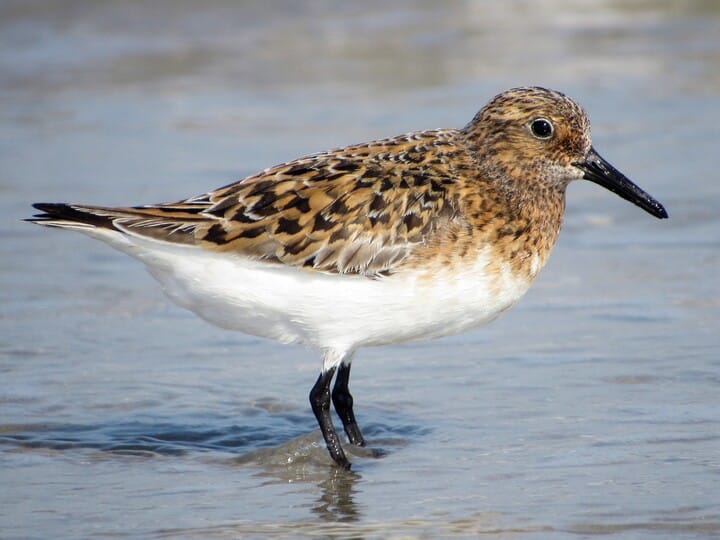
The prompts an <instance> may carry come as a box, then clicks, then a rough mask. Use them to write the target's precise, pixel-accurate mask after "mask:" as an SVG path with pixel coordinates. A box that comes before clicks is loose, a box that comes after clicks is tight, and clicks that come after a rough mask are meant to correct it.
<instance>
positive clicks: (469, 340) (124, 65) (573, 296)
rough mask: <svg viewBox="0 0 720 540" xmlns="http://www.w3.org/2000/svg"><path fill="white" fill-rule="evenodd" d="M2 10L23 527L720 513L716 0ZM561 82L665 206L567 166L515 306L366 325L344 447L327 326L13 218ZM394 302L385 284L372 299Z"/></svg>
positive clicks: (0, 457)
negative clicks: (38, 207)
mask: <svg viewBox="0 0 720 540" xmlns="http://www.w3.org/2000/svg"><path fill="white" fill-rule="evenodd" d="M578 4H581V6H578V5H577V4H576V3H571V2H564V1H561V0H556V1H548V2H533V3H521V2H507V3H493V4H492V5H491V6H488V5H485V4H483V3H479V2H478V3H477V4H473V3H470V2H467V3H452V4H450V3H441V2H396V3H387V2H382V3H380V2H377V3H374V2H373V3H369V4H368V3H362V4H360V3H358V4H356V5H355V7H352V6H353V5H351V4H350V3H347V4H345V7H341V6H334V5H333V7H332V9H331V8H329V7H328V6H329V4H328V5H326V4H321V3H307V4H306V5H302V4H296V3H291V2H288V3H287V4H286V5H285V4H283V3H273V4H272V6H273V7H272V8H270V7H269V3H265V2H251V3H238V4H237V5H235V4H233V3H221V2H219V3H212V4H206V3H202V2H193V1H187V2H182V3H179V2H153V3H147V4H146V5H143V4H140V3H131V4H126V3H124V2H104V3H100V2H98V3H93V2H47V5H45V4H44V3H43V2H33V3H27V2H5V3H3V4H2V5H0V45H2V46H1V47H0V85H1V86H0V93H1V94H2V98H1V101H0V194H1V196H0V209H1V210H2V215H3V218H2V219H0V234H2V242H1V243H0V261H1V262H0V287H1V288H0V295H1V296H0V318H1V320H2V328H1V330H0V332H1V334H0V381H1V382H2V384H0V537H2V538H49V537H72V538H77V537H88V536H105V537H107V536H114V537H137V538H147V537H160V538H163V537H171V538H174V537H188V538H190V537H193V538H197V537H257V536H312V537H354V538H385V537H410V538H412V537H422V538H435V537H449V536H459V537H475V536H478V535H480V534H489V535H492V534H497V535H500V536H503V537H518V538H522V537H532V538H582V537H586V536H589V535H593V534H612V535H615V536H618V537H623V538H648V537H653V538H668V539H675V538H692V537H696V538H710V537H719V536H720V488H719V487H718V486H720V362H719V360H718V358H720V337H719V336H720V325H719V324H718V320H719V319H720V294H719V293H718V283H719V281H718V276H719V275H720V218H719V217H718V216H719V215H720V213H719V212H718V208H720V182H718V172H717V171H718V165H717V157H718V144H719V140H718V136H717V133H718V127H717V126H718V125H720V76H718V73H720V9H718V6H717V4H716V3H714V2H700V1H696V2H684V3H682V6H681V7H680V6H679V5H678V4H680V3H676V2H670V1H668V2H649V1H647V2H640V3H636V4H635V5H634V7H633V8H626V7H623V5H624V3H623V2H611V1H607V2H602V1H597V2H583V3H578ZM519 84H542V85H546V86H551V87H555V88H558V89H561V90H564V91H566V92H567V93H569V94H570V95H572V96H574V97H576V98H577V99H578V100H580V101H581V102H582V103H583V104H584V106H585V107H586V108H587V110H588V112H589V114H590V116H591V118H592V120H593V126H594V134H595V145H596V147H597V148H598V150H599V151H600V152H601V153H602V154H603V155H604V156H605V157H607V158H608V159H609V160H610V161H611V162H613V163H614V164H615V165H616V166H618V168H620V169H621V170H623V171H624V172H625V173H627V174H628V175H629V176H630V177H631V178H633V179H634V180H636V181H637V182H638V183H639V184H641V185H642V186H643V187H644V188H646V189H647V190H648V191H649V192H650V193H652V194H653V195H654V196H656V197H657V198H658V199H659V200H661V201H662V202H663V203H665V204H666V206H667V208H668V210H669V212H670V216H671V219H670V220H668V221H664V222H661V221H658V220H655V219H653V218H651V217H650V216H648V215H647V214H645V213H643V212H642V211H640V210H638V209H637V208H635V207H632V206H631V205H629V204H627V203H625V202H624V201H621V200H619V199H617V198H616V197H614V196H612V195H610V194H609V193H607V192H604V191H602V190H601V189H600V188H598V187H597V186H594V185H573V186H571V188H570V190H569V194H568V195H569V197H568V199H569V201H568V215H567V220H566V224H565V228H564V231H563V234H562V235H561V238H560V242H559V245H558V247H557V249H556V251H555V253H554V254H553V257H552V258H551V261H550V263H549V265H548V266H547V268H546V269H545V270H544V271H543V273H542V275H541V276H540V278H539V279H538V281H537V283H536V284H535V286H534V287H533V288H532V289H531V292H530V293H529V294H528V295H527V297H526V298H525V299H523V301H521V303H520V304H519V305H518V306H516V307H515V308H513V310H511V311H510V312H509V313H508V314H506V315H504V316H503V317H502V318H501V319H500V320H498V321H497V322H496V323H494V324H493V325H491V326H488V327H486V328H483V329H479V330H477V331H474V332H471V333H468V334H466V335H462V336H457V337H452V338H447V339H443V340H438V341H433V342H430V343H420V344H411V345H404V346H391V347H384V348H379V349H366V350H362V351H361V352H360V353H359V354H358V356H357V359H356V362H355V364H354V368H353V378H352V390H353V393H354V395H355V400H356V412H357V415H358V420H359V422H360V424H361V426H362V427H363V428H364V432H365V435H366V438H367V439H368V441H369V443H370V445H371V447H372V448H373V449H379V450H382V453H383V454H384V456H383V457H380V458H378V457H374V456H373V452H372V450H364V449H361V450H353V449H349V451H350V456H351V460H352V461H353V463H354V466H353V472H351V473H345V472H340V471H337V470H336V469H335V468H333V467H332V466H331V465H330V461H329V457H328V456H327V452H326V451H325V449H324V448H323V446H322V444H321V438H320V435H319V432H317V431H316V424H315V420H314V418H313V416H312V413H311V412H310V409H309V405H308V402H307V394H308V392H309V390H310V387H311V385H312V384H313V382H314V381H315V378H316V377H317V373H318V371H319V368H320V362H319V359H318V356H317V354H316V353H314V352H311V351H306V350H304V349H301V348H296V347H287V346H281V345H278V344H275V343H271V342H267V341H263V340H260V339H257V338H254V337H249V336H243V335H240V334H232V333H229V332H225V331H222V330H218V329H215V328H212V327H210V326H208V325H207V324H205V323H204V322H202V321H200V320H198V319H196V318H195V317H193V316H192V315H191V314H189V313H186V312H184V311H182V310H180V309H178V308H176V307H174V306H171V305H170V304H169V303H168V302H167V301H166V300H165V299H164V298H163V296H162V294H161V292H160V291H159V288H158V287H157V285H156V284H155V283H154V282H153V280H152V279H151V278H150V277H149V276H148V275H146V274H145V272H144V271H143V269H142V268H141V267H140V265H138V264H137V263H136V262H134V261H132V260H130V259H129V258H127V257H125V256H124V255H121V254H119V253H116V252H114V251H112V250H111V249H109V248H108V247H107V246H104V245H101V244H99V243H96V242H94V241H92V240H90V239H88V238H85V237H83V236H81V235H76V234H71V233H67V232H58V231H51V230H46V229H40V228H38V227H32V226H30V225H28V224H25V223H22V222H21V221H20V220H21V219H22V218H23V217H27V216H28V215H30V213H31V209H30V207H29V205H30V203H32V202H35V201H42V200H47V201H78V202H80V201H83V202H95V203H101V204H103V203H105V204H131V203H144V202H158V201H164V200H173V199H178V198H181V197H185V196H189V195H194V194H197V193H201V192H203V191H205V190H207V189H210V188H213V187H217V186H220V185H222V184H224V183H227V182H229V181H231V180H234V179H238V178H240V177H242V176H244V175H246V174H249V173H252V172H255V171H256V170H259V169H261V168H263V167H266V166H268V165H272V164H275V163H278V162H280V161H284V160H286V159H289V158H292V157H295V156H298V155H302V154H303V153H306V152H311V151H316V150H322V149H325V148H328V147H332V146H338V145H343V144H349V143H353V142H359V141H363V140H368V139H371V138H377V137H382V136H388V135H394V134H397V133H401V132H404V131H409V130H411V129H422V128H433V127H440V126H448V127H449V126H462V125H463V124H464V123H466V122H467V121H468V120H469V119H470V118H471V117H472V115H473V114H474V113H475V112H476V110H477V109H478V108H479V107H480V106H481V105H482V104H483V103H484V102H485V101H486V100H487V99H488V98H490V97H491V96H492V95H494V94H495V93H497V92H499V91H501V90H503V89H505V88H508V87H510V86H515V85H519ZM378 309H382V306H378Z"/></svg>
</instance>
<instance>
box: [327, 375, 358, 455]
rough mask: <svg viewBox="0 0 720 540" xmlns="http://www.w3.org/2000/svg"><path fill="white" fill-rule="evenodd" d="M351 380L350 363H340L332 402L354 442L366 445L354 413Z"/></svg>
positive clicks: (351, 440) (349, 437)
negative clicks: (349, 384) (350, 387)
mask: <svg viewBox="0 0 720 540" xmlns="http://www.w3.org/2000/svg"><path fill="white" fill-rule="evenodd" d="M349 380H350V364H345V363H342V364H340V369H339V370H338V373H337V378H336V379H335V386H334V387H333V391H332V402H333V405H335V411H336V412H337V413H338V416H339V417H340V420H342V423H343V427H344V428H345V433H347V436H348V439H350V442H351V443H352V444H356V445H358V446H365V439H364V438H363V436H362V433H360V428H359V427H358V425H357V422H356V421H355V413H353V397H352V396H351V395H350V390H349V389H348V381H349Z"/></svg>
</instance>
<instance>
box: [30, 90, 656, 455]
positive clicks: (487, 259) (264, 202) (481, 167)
mask: <svg viewBox="0 0 720 540" xmlns="http://www.w3.org/2000/svg"><path fill="white" fill-rule="evenodd" d="M575 180H589V181H590V182H594V183H596V184H599V185H600V186H602V187H604V188H606V189H608V190H610V191H612V192H614V193H615V194H617V195H619V196H620V197H622V198H623V199H626V200H627V201H629V202H631V203H633V204H635V205H637V206H638V207H640V208H641V209H643V210H645V211H646V212H648V213H649V214H651V215H653V216H655V217H657V218H660V219H663V218H667V217H668V213H667V211H666V210H665V208H664V207H663V205H662V204H660V202H658V201H657V200H655V199H654V198H653V197H652V196H650V195H649V194H648V193H647V192H645V191H644V190H643V189H641V188H640V187H638V186H637V185H636V184H634V183H633V182H631V181H630V180H629V179H628V178H627V177H626V176H625V175H624V174H622V173H621V172H620V171H618V170H617V169H615V168H614V167H613V166H612V165H610V163H609V162H608V161H606V160H605V159H604V158H603V157H601V156H600V154H599V153H598V152H597V151H596V150H595V148H594V147H593V145H592V141H591V136H590V122H589V119H588V116H587V114H586V113H585V111H584V110H583V109H582V107H581V106H580V105H579V104H578V103H577V102H575V101H574V100H573V99H571V98H569V97H567V96H566V95H565V94H563V93H561V92H559V91H555V90H551V89H547V88H543V87H539V86H526V87H519V88H513V89H510V90H507V91H504V92H502V93H500V94H498V95H496V96H495V97H494V98H492V99H491V100H490V101H489V102H488V103H487V104H486V105H485V106H484V107H482V108H481V109H480V111H479V112H478V113H477V114H476V115H475V116H474V117H473V119H472V120H471V121H470V122H469V123H468V124H467V125H465V127H463V128H461V129H455V128H452V129H431V130H424V131H411V132H409V133H406V134H403V135H399V136H396V137H391V138H385V139H380V140H375V141H372V142H366V143H362V144H354V145H351V146H346V147H342V148H336V149H332V150H328V151H324V152H319V153H314V154H310V155H307V156H303V157H300V158H297V159H293V160H291V161H287V162H285V163H281V164H279V165H276V166H273V167H269V168H266V169H264V170H262V171H260V172H258V173H256V174H253V175H251V176H248V177H246V178H244V179H242V180H239V181H236V182H234V183H231V184H229V185H226V186H224V187H221V188H218V189H215V190H213V191H209V192H207V193H204V194H202V195H199V196H195V197H191V198H188V199H184V200H181V201H177V202H171V203H164V204H149V205H141V206H129V207H107V206H96V205H86V204H68V203H36V204H34V205H33V206H34V207H35V208H36V209H37V210H39V211H40V212H41V213H38V214H35V215H34V216H33V217H31V218H28V219H27V221H30V222H34V223H37V224H40V225H45V226H49V227H56V228H61V229H69V230H74V231H79V232H82V233H85V234H87V235H88V236H91V237H93V238H95V239H98V240H101V241H103V242H105V243H107V244H109V245H110V246H112V247H114V248H116V249H118V250H120V251H122V252H125V253H126V254H128V255H130V256H131V257H134V258H135V259H138V260H139V261H140V262H142V263H143V264H144V265H145V266H146V267H147V270H148V271H149V272H150V274H151V275H152V276H153V277H154V278H155V279H157V281H159V282H160V285H161V286H162V288H163V290H164V292H165V293H166V294H167V296H168V297H169V298H170V299H171V300H172V301H174V302H175V303H177V304H178V305H180V306H182V307H184V308H187V309H189V310H190V311H192V312H194V313H196V314H197V315H199V316H200V317H201V318H203V319H205V320H207V321H209V322H210V323H212V324H214V325H216V326H219V327H222V328H226V329H230V330H236V331H240V332H244V333H246V334H252V335H256V336H262V337H265V338H270V339H273V340H276V341H279V342H282V343H296V344H302V345H305V346H308V347H310V348H313V349H316V350H318V351H319V353H320V355H321V360H322V366H321V370H320V374H319V376H318V378H317V380H316V382H315V383H314V385H313V386H312V389H311V391H310V394H309V400H310V405H311V409H312V411H313V413H314V415H315V417H316V419H317V422H318V425H319V427H320V431H321V433H322V436H323V438H324V441H325V444H326V446H327V449H328V452H329V454H330V457H331V458H332V460H333V461H334V463H335V464H336V465H337V466H338V467H340V468H341V469H350V467H351V464H350V462H349V460H348V458H347V456H346V454H345V451H344V450H343V448H342V445H341V442H340V438H339V436H338V433H337V431H336V430H335V427H334V425H333V422H332V417H331V413H330V405H331V402H332V405H333V407H334V409H335V412H336V413H337V415H338V416H339V418H340V420H341V422H342V425H343V428H344V431H345V433H346V435H347V439H348V442H349V443H350V444H352V445H358V446H365V445H366V441H365V439H364V437H363V435H362V432H361V430H360V427H359V426H358V423H357V420H356V417H355V413H354V409H353V405H354V401H353V397H352V395H351V393H350V390H349V378H350V368H351V365H352V359H353V355H354V353H355V352H356V351H357V350H358V349H359V348H361V347H368V346H379V345H387V344H394V343H404V342H409V341H415V340H426V339H432V338H437V337H441V336H447V335H451V334H457V333H460V332H464V331H467V330H469V329H472V328H475V327H479V326H481V325H484V324H486V323H488V322H490V321H492V320H493V319H495V318H496V317H497V316H498V315H500V314H501V313H503V312H504V311H506V310H507V309H508V308H510V307H511V306H512V305H514V304H515V303H516V302H517V301H518V300H519V299H520V298H521V297H522V296H523V294H524V293H525V292H526V291H527V290H528V288H529V286H530V284H531V283H532V282H533V280H534V279H535V277H536V276H537V275H538V273H539V272H540V270H541V269H542V267H543V266H544V265H545V263H546V261H547V259H548V256H549V255H550V252H551V250H552V248H553V246H554V245H555V243H556V240H557V238H558V234H559V232H560V228H561V225H562V221H563V216H564V212H565V191H566V187H567V186H568V184H569V183H570V182H572V181H575ZM333 379H334V380H335V383H334V385H332V381H333ZM331 386H332V391H331Z"/></svg>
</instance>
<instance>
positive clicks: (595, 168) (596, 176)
mask: <svg viewBox="0 0 720 540" xmlns="http://www.w3.org/2000/svg"><path fill="white" fill-rule="evenodd" d="M575 166H576V167H577V168H578V169H581V170H583V171H585V176H583V178H584V179H585V180H590V181H591V182H595V183H596V184H600V185H601V186H602V187H604V188H607V189H609V190H610V191H612V192H613V193H617V194H618V195H620V197H622V198H623V199H625V200H626V201H630V202H631V203H633V204H635V205H637V206H639V207H640V208H642V209H643V210H645V211H646V212H648V213H649V214H652V215H653V216H655V217H656V218H660V219H663V218H666V217H668V213H667V210H665V207H664V206H663V205H662V204H660V203H659V202H658V201H656V200H655V199H653V198H652V197H651V196H650V195H649V194H648V193H646V192H645V191H643V190H642V189H640V188H639V187H638V186H636V185H635V184H633V183H632V182H631V181H630V180H628V178H627V177H626V176H625V175H624V174H623V173H621V172H620V171H618V170H617V169H616V168H615V167H613V166H612V165H610V164H609V163H608V162H607V161H605V160H604V159H603V158H602V156H600V154H598V153H597V152H596V151H595V149H594V148H592V147H590V152H588V155H587V157H586V158H585V161H582V162H580V163H575Z"/></svg>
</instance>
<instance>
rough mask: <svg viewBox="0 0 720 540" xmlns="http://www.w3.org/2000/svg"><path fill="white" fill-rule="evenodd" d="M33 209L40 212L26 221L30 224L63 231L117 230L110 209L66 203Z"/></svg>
mask: <svg viewBox="0 0 720 540" xmlns="http://www.w3.org/2000/svg"><path fill="white" fill-rule="evenodd" d="M33 207H34V208H36V209H38V210H40V211H41V212H42V213H41V214H35V215H34V216H33V217H31V218H28V219H26V220H25V221H29V222H30V223H37V224H38V225H45V226H46V227H59V228H61V229H98V228H100V229H110V230H117V228H116V227H115V225H114V224H113V218H116V217H117V214H115V215H112V214H111V213H109V212H108V210H109V209H106V208H103V207H98V206H80V205H74V204H66V203H35V204H33Z"/></svg>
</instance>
